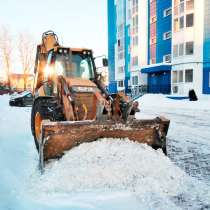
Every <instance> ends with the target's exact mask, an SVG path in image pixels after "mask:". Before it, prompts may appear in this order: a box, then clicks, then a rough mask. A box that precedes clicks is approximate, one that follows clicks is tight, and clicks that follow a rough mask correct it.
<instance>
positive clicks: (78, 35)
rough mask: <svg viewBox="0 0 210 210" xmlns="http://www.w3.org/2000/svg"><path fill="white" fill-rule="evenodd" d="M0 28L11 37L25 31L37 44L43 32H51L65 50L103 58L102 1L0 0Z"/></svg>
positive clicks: (104, 18)
mask: <svg viewBox="0 0 210 210" xmlns="http://www.w3.org/2000/svg"><path fill="white" fill-rule="evenodd" d="M1 25H6V26H7V27H9V29H10V30H11V31H12V33H13V35H14V36H16V34H18V32H22V31H27V32H29V33H30V34H32V35H33V36H34V37H35V39H36V40H37V42H40V41H41V35H42V33H43V32H45V31H47V30H53V31H54V32H55V33H56V34H57V35H58V37H59V41H60V43H61V44H63V45H65V46H68V47H86V48H91V49H93V51H94V55H95V56H97V55H103V54H106V55H107V9H106V0H0V26H1ZM37 44H38V43H37Z"/></svg>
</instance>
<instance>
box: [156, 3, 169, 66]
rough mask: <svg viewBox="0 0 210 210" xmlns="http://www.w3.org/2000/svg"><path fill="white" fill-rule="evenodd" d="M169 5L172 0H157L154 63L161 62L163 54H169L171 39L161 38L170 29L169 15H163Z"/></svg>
mask: <svg viewBox="0 0 210 210" xmlns="http://www.w3.org/2000/svg"><path fill="white" fill-rule="evenodd" d="M171 6H172V0H157V45H156V46H157V48H156V63H162V62H163V56H164V55H168V54H171V39H167V40H164V39H163V36H164V33H165V32H168V31H171V30H172V24H171V22H172V21H171V15H169V16H167V17H164V10H165V9H168V8H170V7H171Z"/></svg>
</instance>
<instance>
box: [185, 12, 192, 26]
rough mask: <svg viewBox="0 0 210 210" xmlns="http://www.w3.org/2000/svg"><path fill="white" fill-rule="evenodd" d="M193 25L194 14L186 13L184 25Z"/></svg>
mask: <svg viewBox="0 0 210 210" xmlns="http://www.w3.org/2000/svg"><path fill="white" fill-rule="evenodd" d="M193 25H194V14H193V13H192V14H188V15H186V27H193Z"/></svg>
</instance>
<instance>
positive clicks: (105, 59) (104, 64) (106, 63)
mask: <svg viewBox="0 0 210 210" xmlns="http://www.w3.org/2000/svg"><path fill="white" fill-rule="evenodd" d="M102 62H103V66H104V67H106V66H108V64H109V63H108V59H107V58H103V60H102Z"/></svg>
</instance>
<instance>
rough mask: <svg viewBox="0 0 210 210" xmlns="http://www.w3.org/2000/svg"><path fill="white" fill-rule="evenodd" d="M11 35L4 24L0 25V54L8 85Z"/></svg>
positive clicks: (10, 64)
mask: <svg viewBox="0 0 210 210" xmlns="http://www.w3.org/2000/svg"><path fill="white" fill-rule="evenodd" d="M12 48H13V46H12V35H11V33H10V31H9V29H8V27H6V26H1V27H0V56H1V60H2V64H3V69H4V71H5V73H6V77H7V84H8V86H9V88H11V87H10V70H11V66H12V63H11V62H12Z"/></svg>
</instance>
